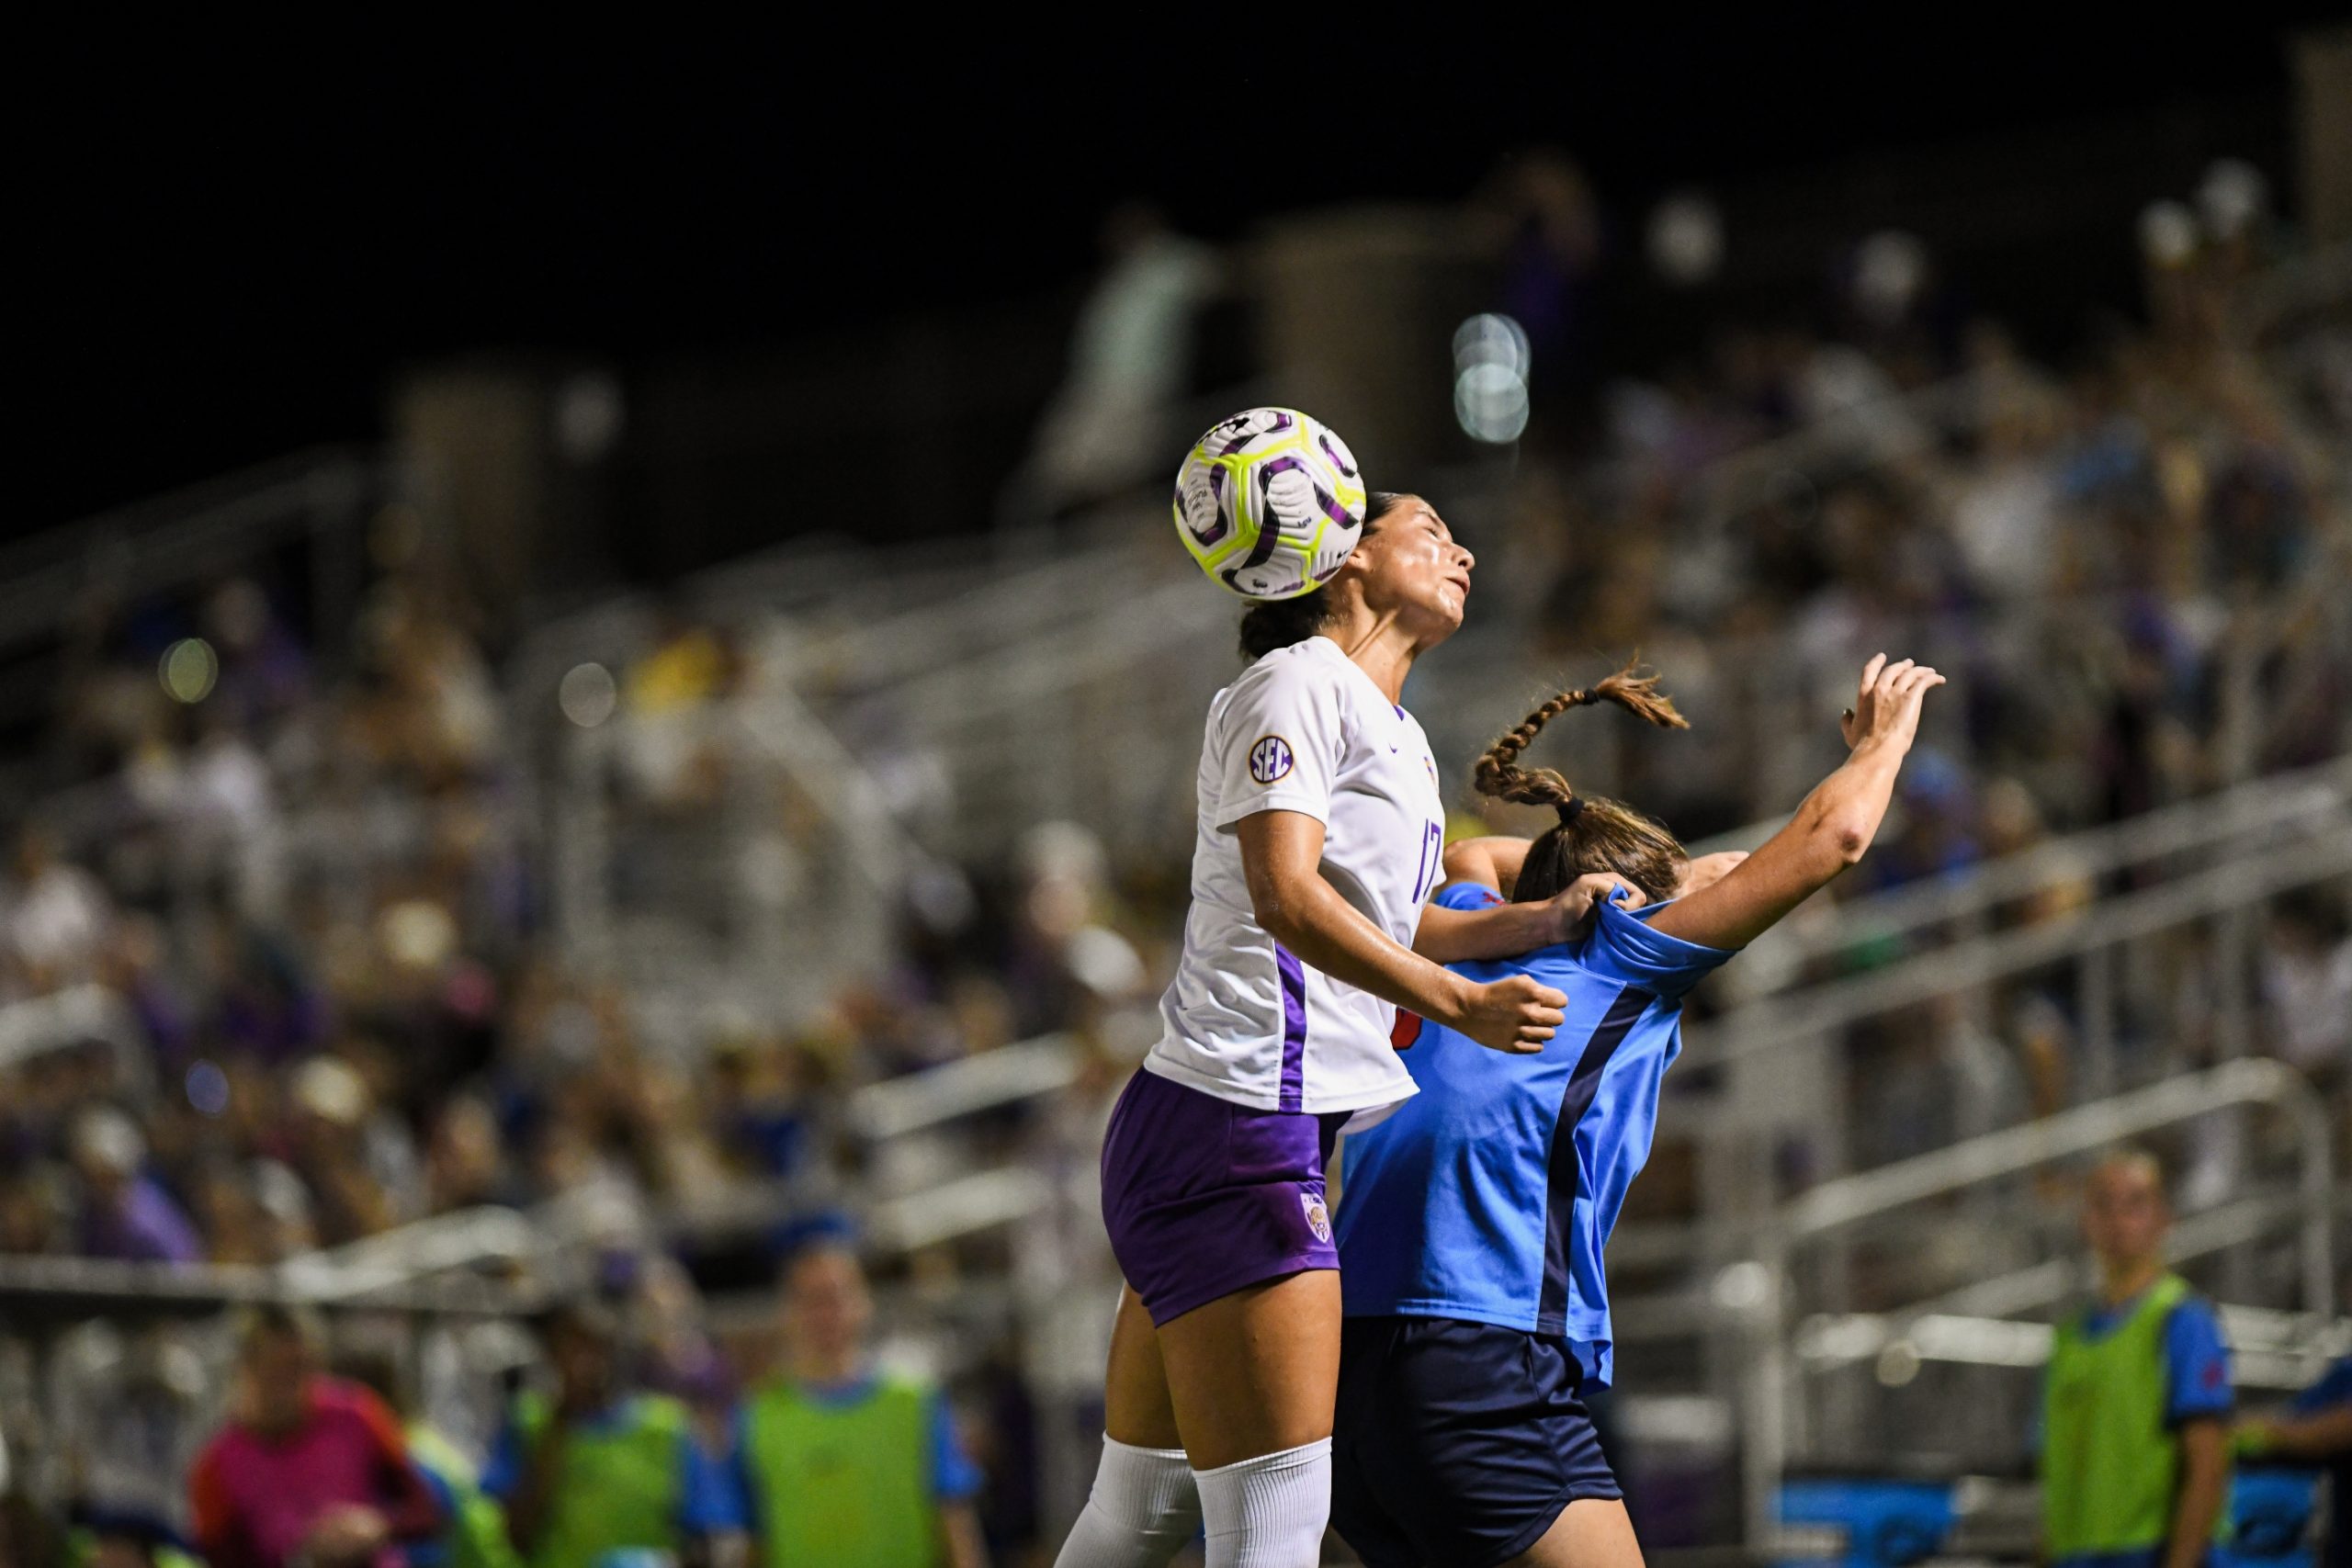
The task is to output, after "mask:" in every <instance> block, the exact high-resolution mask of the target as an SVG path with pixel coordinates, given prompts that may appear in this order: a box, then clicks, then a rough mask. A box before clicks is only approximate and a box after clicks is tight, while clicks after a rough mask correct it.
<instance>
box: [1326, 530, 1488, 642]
mask: <svg viewBox="0 0 2352 1568" xmlns="http://www.w3.org/2000/svg"><path fill="white" fill-rule="evenodd" d="M1356 557H1357V560H1358V563H1359V564H1360V565H1361V566H1362V567H1363V573H1364V577H1363V594H1364V602H1365V603H1366V604H1369V605H1370V606H1371V607H1372V608H1373V609H1374V610H1377V611H1385V612H1393V613H1395V614H1397V615H1398V616H1399V618H1400V619H1404V618H1409V619H1410V620H1411V621H1413V622H1416V623H1419V624H1418V625H1417V626H1416V628H1415V629H1416V630H1418V631H1419V632H1420V633H1421V637H1422V641H1423V642H1424V643H1433V642H1440V641H1442V640H1443V639H1444V638H1445V637H1449V636H1451V635H1453V632H1454V631H1455V630H1456V629H1457V628H1458V627H1460V626H1461V625H1462V613H1463V611H1464V608H1466V607H1467V605H1468V604H1469V602H1470V569H1471V568H1472V567H1473V566H1475V565H1476V564H1477V558H1476V557H1475V556H1473V555H1472V554H1471V553H1470V552H1469V551H1468V550H1467V549H1465V548H1464V547H1462V546H1461V545H1458V544H1456V543H1455V542H1454V539H1453V531H1452V530H1450V529H1448V528H1447V527H1446V525H1445V519H1444V518H1442V517H1440V516H1439V515H1438V514H1437V508H1436V507H1434V506H1431V505H1430V503H1429V502H1426V501H1423V500H1422V499H1421V498H1420V497H1419V496H1407V497H1406V498H1405V499H1404V500H1403V501H1401V502H1398V503H1397V506H1396V507H1395V509H1394V510H1392V511H1390V512H1389V513H1387V515H1385V516H1384V517H1383V518H1381V519H1380V521H1379V523H1378V524H1377V525H1376V526H1375V529H1374V532H1373V533H1372V534H1370V535H1368V536H1366V537H1365V538H1364V540H1363V543H1361V544H1359V545H1358V546H1356Z"/></svg>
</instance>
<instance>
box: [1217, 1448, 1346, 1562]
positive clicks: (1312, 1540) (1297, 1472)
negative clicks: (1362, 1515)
mask: <svg viewBox="0 0 2352 1568" xmlns="http://www.w3.org/2000/svg"><path fill="white" fill-rule="evenodd" d="M1193 1479H1194V1480H1195V1481H1197V1482H1198V1483H1200V1488H1201V1516H1202V1517H1203V1519H1204V1521H1205V1522H1206V1523H1207V1525H1208V1536H1209V1561H1208V1568H1316V1564H1317V1563H1318V1562H1322V1561H1323V1528H1324V1526H1326V1525H1328V1524H1329V1523H1330V1522H1331V1439H1330V1438H1324V1439H1322V1441H1320V1442H1314V1443H1308V1444H1306V1446H1305V1447H1303V1448H1295V1449H1284V1450H1283V1451H1282V1452H1280V1453H1278V1454H1264V1455H1261V1456H1260V1457H1259V1458H1257V1459H1245V1460H1243V1461H1241V1462H1240V1463H1238V1464H1228V1465H1223V1466H1220V1467H1219V1468H1217V1469H1216V1470H1199V1471H1194V1472H1193Z"/></svg>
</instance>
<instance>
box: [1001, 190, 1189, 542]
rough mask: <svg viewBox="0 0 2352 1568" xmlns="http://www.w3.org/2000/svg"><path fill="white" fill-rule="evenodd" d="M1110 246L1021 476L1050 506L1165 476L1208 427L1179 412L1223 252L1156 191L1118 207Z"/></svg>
mask: <svg viewBox="0 0 2352 1568" xmlns="http://www.w3.org/2000/svg"><path fill="white" fill-rule="evenodd" d="M1102 247H1103V259H1104V267H1103V276H1102V277H1101V278H1100V280H1099V281H1097V282H1096V284H1095V286H1094V288H1093V291H1092V292H1091V294H1089V295H1088V296H1087V299H1086V303H1085V305H1084V307H1083V308H1082V309H1081V310H1080V312H1079V318H1078V326H1077V329H1076V331H1075V333H1073V335H1072V340H1071V344H1070V356H1069V357H1070V364H1069V374H1068V375H1067V376H1066V377H1065V378H1063V381H1062V385H1061V389H1060V390H1059V391H1057V392H1056V393H1055V394H1054V399H1053V401H1052V403H1051V404H1050V405H1049V406H1048V407H1047V408H1046V413H1045V417H1044V419H1043V420H1042V422H1041V423H1040V424H1039V426H1038V431H1037V448H1036V452H1035V457H1033V458H1032V459H1031V467H1030V468H1029V469H1028V470H1027V473H1028V476H1029V477H1028V478H1027V479H1026V480H1025V481H1023V482H1022V483H1021V484H1019V485H1018V487H1017V488H1018V489H1019V490H1021V491H1024V492H1026V493H1024V494H1023V504H1032V503H1034V504H1036V505H1039V506H1042V507H1043V508H1044V509H1045V510H1046V511H1047V512H1056V511H1060V510H1063V509H1066V508H1069V507H1073V506H1077V505H1081V504H1083V503H1085V502H1090V501H1097V500H1101V499H1103V498H1104V497H1107V496H1111V495H1114V494H1116V493H1118V492H1119V491H1123V490H1125V489H1127V488H1129V487H1130V486H1133V485H1136V484H1140V483H1142V482H1144V481H1145V480H1147V479H1154V478H1157V477H1158V476H1159V471H1160V469H1161V468H1162V467H1163V466H1165V464H1166V462H1167V454H1168V451H1169V449H1170V444H1171V443H1173V442H1181V441H1182V440H1185V439H1187V438H1189V437H1190V436H1192V435H1193V434H1197V433H1196V432H1193V431H1181V432H1180V431H1176V430H1173V429H1171V428H1170V419H1171V417H1172V416H1173V415H1174V414H1175V413H1176V412H1177V410H1178V405H1179V402H1180V400H1182V397H1183V396H1184V394H1185V392H1186V390H1187V381H1188V379H1189V378H1190V376H1191V372H1192V354H1193V344H1192V331H1193V320H1194V317H1195V315H1196V314H1197V312H1198V311H1199V310H1200V308H1201V306H1202V305H1203V304H1204V302H1205V301H1206V300H1207V299H1208V297H1209V296H1210V294H1211V293H1212V292H1213V291H1214V290H1215V289H1216V288H1217V286H1218V265H1217V260H1216V254H1215V253H1214V252H1212V251H1211V250H1209V248H1208V247H1207V246H1205V245H1203V244H1201V243H1198V242H1196V241H1193V240H1188V239H1185V238H1184V237H1183V236H1182V235H1180V234H1178V233H1176V232H1175V231H1173V230H1171V229H1170V227H1169V226H1168V220H1167V219H1166V217H1165V216H1164V215H1163V214H1162V213H1161V212H1160V211H1159V209H1157V208H1155V207H1153V206H1151V205H1150V204H1148V203H1147V202H1128V203H1125V204H1123V205H1121V206H1119V207H1116V208H1114V209H1112V210H1111V212H1110V213H1109V215H1108V216H1106V217H1105V218H1104V219H1103V232H1102ZM1204 423H1206V422H1204Z"/></svg>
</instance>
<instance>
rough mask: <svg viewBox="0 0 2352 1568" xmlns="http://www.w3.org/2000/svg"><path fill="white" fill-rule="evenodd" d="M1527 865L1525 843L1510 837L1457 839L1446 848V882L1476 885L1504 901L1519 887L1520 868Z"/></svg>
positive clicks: (1492, 834) (1493, 835)
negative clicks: (1489, 889)
mask: <svg viewBox="0 0 2352 1568" xmlns="http://www.w3.org/2000/svg"><path fill="white" fill-rule="evenodd" d="M1526 863H1527V840H1525V839H1521V838H1515V837H1513V836H1512V835H1510V834H1509V833H1489V834H1487V836H1486V837H1485V838H1482V839H1456V840H1453V842H1452V843H1450V844H1448V845H1446V846H1445V880H1446V881H1447V882H1475V883H1477V884H1478V885H1479V886H1482V887H1491V888H1493V889H1494V890H1495V891H1496V892H1498V893H1500V894H1501V895H1502V896H1503V897H1506V898H1508V897H1510V890H1511V889H1512V888H1513V887H1514V886H1518V883H1519V868H1520V867H1521V866H1522V865H1525V864H1526ZM1441 886H1442V884H1441Z"/></svg>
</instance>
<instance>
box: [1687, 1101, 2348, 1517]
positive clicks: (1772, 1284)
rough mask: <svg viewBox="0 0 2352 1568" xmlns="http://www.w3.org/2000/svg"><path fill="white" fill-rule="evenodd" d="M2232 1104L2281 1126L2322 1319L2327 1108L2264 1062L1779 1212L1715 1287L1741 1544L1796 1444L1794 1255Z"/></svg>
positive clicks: (2328, 1299) (1986, 1140) (2311, 1297)
mask: <svg viewBox="0 0 2352 1568" xmlns="http://www.w3.org/2000/svg"><path fill="white" fill-rule="evenodd" d="M2236 1106H2260V1107H2267V1108H2269V1109H2271V1110H2274V1111H2278V1112H2279V1113H2281V1114H2282V1115H2284V1116H2285V1117H2286V1118H2287V1119H2288V1122H2289V1124H2290V1126H2291V1128H2292V1129H2293V1134H2294V1140H2295V1148H2296V1153H2297V1156H2298V1169H2299V1171H2300V1173H2301V1174H2300V1178H2299V1182H2298V1188H2297V1197H2298V1200H2299V1201H2298V1204H2297V1205H2296V1207H2295V1208H2294V1209H2293V1210H2292V1211H2291V1212H2290V1217H2291V1218H2292V1220H2293V1222H2294V1224H2296V1226H2297V1227H2298V1230H2299V1232H2300V1251H2301V1276H2302V1279H2301V1288H2302V1292H2303V1296H2304V1304H2305V1307H2306V1309H2307V1310H2309V1311H2311V1312H2312V1313H2317V1314H2328V1313H2330V1312H2331V1311H2332V1309H2333V1305H2334V1302H2333V1297H2334V1291H2335V1278H2334V1237H2333V1229H2334V1202H2333V1200H2334V1171H2333V1163H2332V1157H2331V1151H2330V1130H2329V1125H2328V1116H2327V1111H2326V1108H2325V1106H2324V1103H2323V1102H2322V1101H2321V1100H2320V1099H2319V1097H2318V1096H2317V1094H2316V1093H2314V1091H2313V1090H2312V1088H2311V1086H2310V1084H2309V1083H2307V1082H2306V1081H2305V1080H2304V1079H2303V1078H2302V1077H2301V1076H2300V1075H2298V1074H2296V1073H2295V1072H2293V1071H2292V1070H2291V1069H2290V1068H2287V1067H2285V1066H2280V1065H2279V1064H2278V1063H2275V1062H2269V1061H2260V1060H2251V1061H2241V1062H2231V1063H2228V1064H2226V1065H2224V1066H2221V1067H2218V1068H2215V1069H2214V1070H2212V1071H2211V1072H2208V1073H2202V1074H2196V1075H2190V1076H2186V1077H2178V1078H2175V1079H2172V1080H2170V1081H2168V1082H2165V1083H2162V1084H2158V1085H2156V1086H2155V1087H2154V1088H2152V1089H2142V1090H2139V1091H2137V1092H2134V1093H2131V1094H2126V1095H2120V1096H2118V1097H2116V1098H2114V1099H2112V1100H2104V1101H2101V1102H2098V1103H2097V1104H2093V1105H2086V1106H2082V1107H2078V1108H2077V1109H2075V1110H2073V1111H2065V1112H2062V1113H2061V1114H2059V1115H2055V1116H2052V1117H2048V1118H2045V1119H2044V1120H2042V1121H2040V1122H2030V1123H2028V1124H2026V1125H2024V1126H2021V1127H2015V1128H2010V1129H2007V1130H2006V1131H2003V1132H1999V1133H1994V1134H1987V1135H1985V1136H1983V1137H1979V1138H1974V1139H1970V1140H1967V1141H1965V1142H1963V1143H1961V1144H1957V1145H1952V1146H1951V1147H1949V1148H1945V1149H1940V1150H1938V1151H1936V1152H1935V1153H1933V1154H1928V1155H1922V1156H1918V1157H1917V1158H1914V1159H1909V1160H1904V1161H1901V1162H1899V1163H1897V1164H1894V1165H1892V1166H1887V1167H1883V1168H1879V1169H1876V1170H1870V1171H1864V1172H1860V1173H1859V1174H1857V1175H1854V1176H1849V1177H1845V1178H1841V1179H1837V1180H1833V1181H1829V1182H1826V1183H1824V1184H1822V1185H1821V1186H1819V1187H1817V1188H1815V1189H1814V1190H1812V1191H1810V1192H1807V1193H1805V1194H1804V1195H1803V1196H1802V1197H1799V1198H1797V1199H1796V1200H1794V1201H1792V1202H1791V1203H1789V1204H1788V1205H1786V1206H1785V1207H1783V1208H1782V1209H1781V1211H1780V1212H1779V1213H1777V1214H1776V1215H1774V1216H1773V1218H1772V1220H1771V1221H1770V1224H1768V1225H1767V1226H1766V1227H1765V1229H1764V1231H1763V1234H1762V1235H1760V1236H1759V1237H1758V1241H1759V1244H1760V1246H1759V1248H1758V1254H1757V1256H1756V1257H1755V1258H1754V1259H1753V1260H1752V1262H1751V1263H1750V1264H1749V1265H1747V1267H1750V1268H1753V1269H1758V1270H1760V1272H1759V1274H1758V1279H1757V1281H1756V1285H1755V1287H1754V1288H1752V1289H1747V1290H1742V1291H1735V1292H1724V1293H1725V1294H1727V1295H1729V1296H1731V1297H1732V1298H1733V1299H1736V1300H1740V1301H1744V1302H1745V1303H1747V1312H1746V1314H1745V1317H1744V1323H1743V1326H1744V1327H1745V1329H1746V1331H1747V1358H1746V1367H1747V1371H1746V1373H1745V1376H1744V1379H1743V1386H1742V1389H1741V1407H1742V1426H1743V1428H1744V1438H1743V1443H1742V1452H1743V1467H1744V1471H1745V1475H1744V1484H1745V1494H1746V1497H1747V1522H1748V1531H1749V1536H1748V1539H1749V1540H1751V1541H1764V1540H1770V1539H1772V1532H1773V1529H1774V1528H1775V1523H1776V1520H1775V1515H1774V1511H1773V1510H1774V1501H1775V1498H1776V1497H1777V1495H1778V1492H1779V1486H1780V1483H1781V1477H1782V1475H1783V1474H1784V1472H1786V1470H1787V1467H1788V1462H1789V1455H1790V1451H1791V1450H1792V1447H1794V1448H1798V1449H1802V1447H1803V1445H1804V1436H1803V1433H1802V1431H1801V1430H1800V1429H1798V1422H1797V1420H1796V1417H1797V1416H1798V1415H1799V1414H1800V1413H1801V1411H1802V1404H1801V1402H1800V1401H1798V1400H1796V1399H1794V1398H1793V1397H1792V1395H1793V1394H1794V1393H1795V1392H1796V1391H1795V1386H1794V1385H1795V1375H1796V1366H1795V1361H1796V1359H1797V1354H1796V1350H1795V1348H1794V1341H1793V1337H1792V1332H1791V1329H1790V1325H1788V1324H1787V1322H1786V1320H1785V1314H1786V1309H1787V1296H1788V1290H1789V1286H1790V1282H1791V1280H1792V1279H1793V1278H1794V1272H1795V1271H1794V1263H1795V1259H1796V1258H1797V1256H1798V1254H1799V1253H1800V1252H1801V1251H1802V1250H1804V1248H1805V1247H1808V1246H1809V1245H1811V1244H1813V1243H1815V1242H1816V1241H1819V1240H1821V1239H1822V1238H1825V1237H1827V1236H1830V1235H1835V1234H1836V1233H1838V1232H1840V1231H1843V1230H1846V1229H1849V1228H1850V1227H1852V1226H1854V1225H1857V1224H1860V1223H1861V1222H1863V1221H1865V1220H1870V1219H1873V1218H1875V1217H1877V1216H1880V1215H1883V1214H1888V1213H1894V1212H1896V1211H1898V1210H1901V1209H1905V1208H1908V1207H1911V1206H1913V1205H1916V1204H1919V1203H1923V1202H1927V1201H1931V1200H1934V1199H1939V1198H1943V1197H1947V1196H1950V1195H1951V1194H1954V1193H1959V1192H1962V1191H1965V1190H1970V1189H1972V1188H1979V1187H1983V1186H1985V1184H1987V1183H1990V1182H1994V1181H1998V1180H2003V1179H2008V1178H2012V1177H2016V1176H2018V1175H2021V1174H2025V1173H2028V1172H2031V1171H2034V1170H2038V1169H2042V1168H2049V1167H2052V1166H2054V1165H2057V1164H2059V1163H2061V1162H2064V1161H2070V1160H2075V1159H2078V1158H2080V1157H2082V1156H2085V1155H2088V1154H2092V1153H2094V1152H2097V1151H2098V1150H2101V1149H2104V1148H2107V1147H2109V1146H2111V1145H2115V1144H2116V1143H2118V1142H2120V1141H2121V1140H2124V1139H2128V1138H2131V1137H2135V1136H2139V1135H2141V1134H2146V1133H2149V1132H2152V1131H2154V1130H2155V1129H2158V1128H2161V1127H2165V1126H2170V1125H2175V1124H2177V1123H2180V1122H2188V1121H2192V1120H2195V1119H2197V1118H2199V1117H2204V1116H2208V1115H2211V1113H2213V1112H2214V1111H2218V1110H2225V1109H2228V1108H2231V1107H2236ZM1946 1315H1951V1314H1946Z"/></svg>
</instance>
